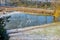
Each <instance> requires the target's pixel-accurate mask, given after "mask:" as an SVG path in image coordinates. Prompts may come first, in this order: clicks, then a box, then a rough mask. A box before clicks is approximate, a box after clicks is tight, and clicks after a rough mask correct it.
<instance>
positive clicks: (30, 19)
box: [5, 13, 53, 29]
mask: <svg viewBox="0 0 60 40" xmlns="http://www.w3.org/2000/svg"><path fill="white" fill-rule="evenodd" d="M9 20H10V22H6V24H7V25H6V27H5V28H7V29H12V28H13V29H14V28H24V27H30V26H37V25H42V24H46V23H51V22H53V16H36V15H29V14H24V13H17V14H12V15H11V17H10V18H9Z"/></svg>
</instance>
